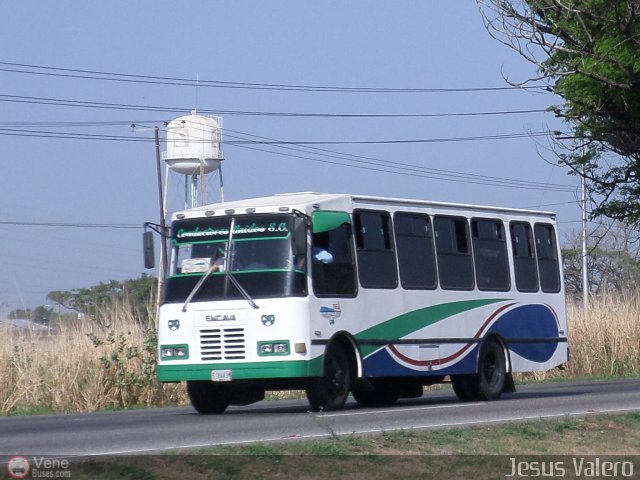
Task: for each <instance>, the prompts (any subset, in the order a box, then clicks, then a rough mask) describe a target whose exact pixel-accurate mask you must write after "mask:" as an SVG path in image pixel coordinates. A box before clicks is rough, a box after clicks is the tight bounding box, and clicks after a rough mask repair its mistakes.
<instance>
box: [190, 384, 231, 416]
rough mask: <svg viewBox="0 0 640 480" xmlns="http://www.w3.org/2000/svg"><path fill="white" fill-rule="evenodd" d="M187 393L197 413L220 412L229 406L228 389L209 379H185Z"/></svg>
mask: <svg viewBox="0 0 640 480" xmlns="http://www.w3.org/2000/svg"><path fill="white" fill-rule="evenodd" d="M187 394H188V395H189V400H191V405H193V408H195V409H196V411H197V412H198V413H203V414H212V413H222V412H224V411H225V410H226V409H227V407H228V406H229V401H230V398H229V389H228V388H225V386H222V385H218V384H215V383H213V382H209V381H187Z"/></svg>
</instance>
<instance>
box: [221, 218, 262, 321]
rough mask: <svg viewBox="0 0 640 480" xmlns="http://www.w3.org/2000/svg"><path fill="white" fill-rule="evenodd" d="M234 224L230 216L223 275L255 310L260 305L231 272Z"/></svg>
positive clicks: (234, 220) (234, 221)
mask: <svg viewBox="0 0 640 480" xmlns="http://www.w3.org/2000/svg"><path fill="white" fill-rule="evenodd" d="M235 226H236V218H235V217H231V227H230V231H229V245H228V248H227V251H226V252H225V253H226V255H225V257H224V275H225V278H226V279H227V280H231V283H233V285H234V286H235V287H236V288H237V289H238V291H239V292H240V294H241V295H242V296H243V297H244V299H245V300H246V301H247V303H249V305H251V308H254V309H256V310H257V309H258V308H260V307H258V305H257V304H256V302H254V301H253V298H251V295H249V292H247V291H246V290H245V289H244V287H243V286H242V285H240V282H239V281H238V279H237V278H236V277H235V276H234V275H233V273H231V259H232V258H233V256H232V255H233V247H234V241H233V240H234V239H233V230H234V229H235ZM226 290H227V288H226V285H225V291H226Z"/></svg>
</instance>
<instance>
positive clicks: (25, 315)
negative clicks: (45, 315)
mask: <svg viewBox="0 0 640 480" xmlns="http://www.w3.org/2000/svg"><path fill="white" fill-rule="evenodd" d="M32 315H33V311H32V310H31V309H30V308H26V309H22V308H18V309H17V310H12V311H11V312H9V318H11V319H12V320H17V319H21V320H31V316H32Z"/></svg>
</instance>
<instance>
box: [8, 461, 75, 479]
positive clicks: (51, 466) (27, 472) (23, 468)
mask: <svg viewBox="0 0 640 480" xmlns="http://www.w3.org/2000/svg"><path fill="white" fill-rule="evenodd" d="M7 473H8V474H9V478H16V479H20V478H71V471H70V470H69V460H66V459H59V458H45V457H34V458H32V459H31V460H29V459H28V458H27V457H23V456H21V455H16V456H15V457H11V458H10V459H9V461H8V462H7Z"/></svg>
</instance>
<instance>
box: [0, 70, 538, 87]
mask: <svg viewBox="0 0 640 480" xmlns="http://www.w3.org/2000/svg"><path fill="white" fill-rule="evenodd" d="M0 65H4V66H5V68H0V71H4V72H8V73H20V74H31V75H45V76H53V77H64V78H81V79H85V80H105V81H116V82H129V83H143V84H159V85H173V86H190V87H208V88H210V87H212V88H236V89H250V90H279V91H303V92H333V93H460V92H492V91H508V90H512V91H513V90H546V88H547V86H546V85H525V86H506V87H463V88H398V87H370V86H359V87H345V86H335V85H295V84H283V83H252V82H230V81H221V80H203V79H199V78H198V79H195V80H194V79H189V78H179V77H161V76H153V75H135V74H129V73H117V72H105V71H96V70H83V69H76V68H62V67H53V66H46V65H33V64H25V63H15V62H0ZM8 67H11V68H8ZM25 69H29V70H25ZM59 72H64V73H59Z"/></svg>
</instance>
